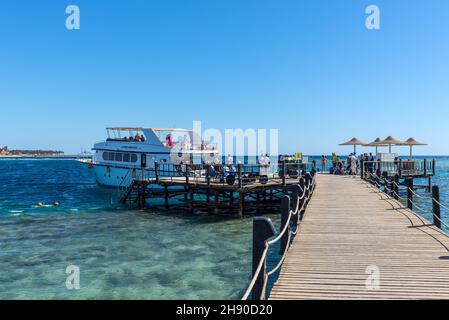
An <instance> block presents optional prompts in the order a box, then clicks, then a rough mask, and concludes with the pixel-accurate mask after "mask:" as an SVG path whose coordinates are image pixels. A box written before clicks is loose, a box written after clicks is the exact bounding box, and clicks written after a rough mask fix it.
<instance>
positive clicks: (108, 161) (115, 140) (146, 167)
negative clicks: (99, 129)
mask: <svg viewBox="0 0 449 320" xmlns="http://www.w3.org/2000/svg"><path fill="white" fill-rule="evenodd" d="M106 130H107V133H108V138H107V139H106V140H105V141H101V142H97V143H95V145H94V147H93V148H92V150H93V155H92V159H79V160H78V161H79V162H80V163H83V164H85V165H86V167H87V168H88V169H89V170H91V171H92V173H93V174H94V175H95V178H96V180H97V182H98V184H100V185H103V186H107V187H125V188H126V187H128V186H129V185H130V184H131V183H132V181H133V179H135V178H139V177H142V178H143V177H145V178H151V174H152V173H154V171H152V170H151V169H154V167H155V163H156V162H157V163H159V164H163V165H166V166H170V165H173V164H183V163H184V164H201V163H207V164H210V163H221V161H220V159H219V152H218V148H217V147H216V146H215V145H212V144H210V143H205V142H204V141H203V140H202V139H201V137H196V136H194V132H193V131H192V130H186V129H174V128H122V127H117V128H106ZM172 174H173V175H174V174H176V172H173V173H172Z"/></svg>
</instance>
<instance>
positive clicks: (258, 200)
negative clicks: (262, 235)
mask: <svg viewBox="0 0 449 320" xmlns="http://www.w3.org/2000/svg"><path fill="white" fill-rule="evenodd" d="M256 202H257V204H256V212H257V214H260V205H261V203H260V191H256Z"/></svg>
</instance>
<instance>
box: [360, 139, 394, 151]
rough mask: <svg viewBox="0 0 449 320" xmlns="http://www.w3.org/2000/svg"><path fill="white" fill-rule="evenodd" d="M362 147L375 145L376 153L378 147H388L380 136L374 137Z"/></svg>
mask: <svg viewBox="0 0 449 320" xmlns="http://www.w3.org/2000/svg"><path fill="white" fill-rule="evenodd" d="M363 146H364V147H376V154H377V148H378V147H388V144H383V143H382V141H381V140H380V138H376V140H374V141H371V142H370V143H367V144H364V145H363Z"/></svg>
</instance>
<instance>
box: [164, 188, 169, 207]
mask: <svg viewBox="0 0 449 320" xmlns="http://www.w3.org/2000/svg"><path fill="white" fill-rule="evenodd" d="M164 207H165V209H168V187H167V186H164Z"/></svg>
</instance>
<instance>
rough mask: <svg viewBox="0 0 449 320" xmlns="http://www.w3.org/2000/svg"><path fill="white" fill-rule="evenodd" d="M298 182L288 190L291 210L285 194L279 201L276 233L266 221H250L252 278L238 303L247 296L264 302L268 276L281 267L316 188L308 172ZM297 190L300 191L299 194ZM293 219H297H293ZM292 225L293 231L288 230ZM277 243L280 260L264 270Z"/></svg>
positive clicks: (256, 219) (259, 219)
mask: <svg viewBox="0 0 449 320" xmlns="http://www.w3.org/2000/svg"><path fill="white" fill-rule="evenodd" d="M299 181H300V184H299V185H295V186H294V187H293V190H292V200H293V203H294V205H293V207H294V210H292V209H291V208H290V207H291V203H290V197H289V196H287V195H286V196H284V198H283V199H282V202H281V212H282V221H281V226H280V231H279V232H278V233H276V231H275V230H274V226H273V224H272V222H271V220H270V219H269V218H264V217H255V218H254V220H253V275H252V278H251V281H250V283H249V285H248V287H247V289H246V290H245V293H244V294H243V296H242V300H247V299H248V298H249V297H250V296H251V298H252V299H253V300H259V299H265V295H266V288H267V283H268V280H269V277H270V276H272V275H273V274H274V273H276V272H277V271H278V270H279V269H280V268H281V266H282V264H283V262H284V260H285V258H286V256H287V252H288V250H289V249H290V245H291V240H292V237H293V236H295V235H296V234H297V232H298V226H299V224H300V222H301V220H300V219H301V213H302V212H303V211H304V210H305V208H306V206H307V204H308V202H309V201H310V198H311V197H312V194H313V191H314V190H315V186H316V180H315V175H312V174H310V173H306V175H305V176H304V177H302V178H301V179H300V180H299ZM299 190H302V192H301V195H300V191H299ZM294 217H297V218H296V219H293V218H294ZM292 222H293V224H294V225H295V226H296V228H295V230H294V231H293V230H292V229H291V225H292ZM279 241H281V243H280V245H281V249H280V252H279V254H280V255H281V258H280V260H279V262H278V263H277V264H276V266H275V267H274V268H272V269H271V270H270V271H267V270H266V262H267V257H268V252H269V249H270V247H272V246H273V245H274V244H276V243H277V242H279Z"/></svg>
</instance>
